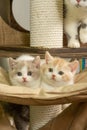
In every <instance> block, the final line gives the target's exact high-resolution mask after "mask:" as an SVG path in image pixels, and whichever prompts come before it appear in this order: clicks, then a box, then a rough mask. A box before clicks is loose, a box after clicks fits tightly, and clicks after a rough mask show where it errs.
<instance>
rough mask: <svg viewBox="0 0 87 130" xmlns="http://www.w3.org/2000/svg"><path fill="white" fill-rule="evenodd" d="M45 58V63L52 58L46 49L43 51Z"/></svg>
mask: <svg viewBox="0 0 87 130" xmlns="http://www.w3.org/2000/svg"><path fill="white" fill-rule="evenodd" d="M45 60H46V63H47V64H48V63H49V62H50V61H51V60H53V57H52V56H51V54H50V53H49V52H48V51H46V53H45Z"/></svg>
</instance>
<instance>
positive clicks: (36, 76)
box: [9, 55, 40, 88]
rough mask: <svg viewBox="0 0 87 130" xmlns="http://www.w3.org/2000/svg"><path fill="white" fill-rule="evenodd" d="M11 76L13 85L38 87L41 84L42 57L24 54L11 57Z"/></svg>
mask: <svg viewBox="0 0 87 130" xmlns="http://www.w3.org/2000/svg"><path fill="white" fill-rule="evenodd" d="M9 66H10V70H9V77H10V81H11V83H12V85H16V86H25V87H31V88H37V87H39V85H40V57H39V56H37V57H36V58H34V57H31V56H28V55H22V56H20V57H18V58H17V59H16V60H14V59H12V58H9Z"/></svg>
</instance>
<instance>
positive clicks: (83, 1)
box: [69, 0, 87, 7]
mask: <svg viewBox="0 0 87 130" xmlns="http://www.w3.org/2000/svg"><path fill="white" fill-rule="evenodd" d="M69 1H70V2H71V4H73V5H75V6H77V7H87V0H69Z"/></svg>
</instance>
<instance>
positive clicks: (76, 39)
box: [64, 0, 87, 48]
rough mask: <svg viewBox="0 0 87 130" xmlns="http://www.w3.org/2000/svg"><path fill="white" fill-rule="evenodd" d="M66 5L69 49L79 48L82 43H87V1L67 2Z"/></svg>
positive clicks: (65, 24)
mask: <svg viewBox="0 0 87 130" xmlns="http://www.w3.org/2000/svg"><path fill="white" fill-rule="evenodd" d="M64 4H65V8H66V13H65V18H64V30H65V33H66V35H67V38H68V47H71V48H79V47H80V41H81V42H82V43H87V0H65V3H64ZM79 27H80V30H79V32H78V28H79Z"/></svg>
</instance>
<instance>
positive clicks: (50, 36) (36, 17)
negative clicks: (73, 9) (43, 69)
mask: <svg viewBox="0 0 87 130" xmlns="http://www.w3.org/2000/svg"><path fill="white" fill-rule="evenodd" d="M30 16H31V18H30V20H31V21H30V46H31V47H42V48H61V47H63V0H31V1H30ZM61 111H62V108H61V105H54V106H53V105H50V106H30V130H38V129H39V128H41V127H42V126H44V125H45V124H46V123H47V122H49V121H50V120H51V119H52V118H54V117H55V116H57V115H58V114H59V113H60V112H61Z"/></svg>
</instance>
